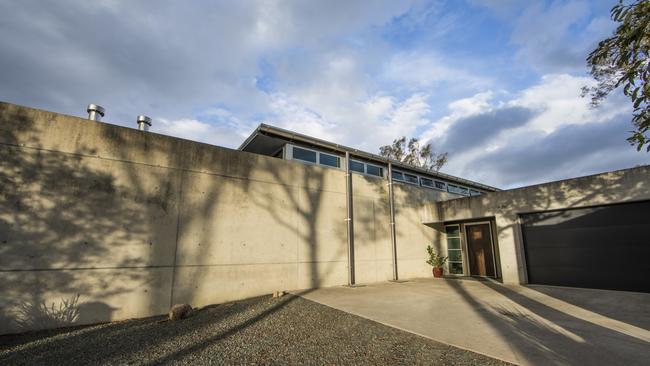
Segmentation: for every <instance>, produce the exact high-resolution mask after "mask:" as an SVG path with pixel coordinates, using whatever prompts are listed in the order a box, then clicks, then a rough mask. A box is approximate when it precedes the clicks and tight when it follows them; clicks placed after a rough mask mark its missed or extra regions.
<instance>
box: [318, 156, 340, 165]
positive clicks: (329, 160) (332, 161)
mask: <svg viewBox="0 0 650 366" xmlns="http://www.w3.org/2000/svg"><path fill="white" fill-rule="evenodd" d="M320 163H321V165H327V166H333V167H335V168H339V167H341V162H340V159H339V157H338V156H335V155H330V154H325V153H320Z"/></svg>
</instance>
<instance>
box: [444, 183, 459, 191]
mask: <svg viewBox="0 0 650 366" xmlns="http://www.w3.org/2000/svg"><path fill="white" fill-rule="evenodd" d="M447 192H451V193H459V192H458V187H457V186H455V185H453V184H447Z"/></svg>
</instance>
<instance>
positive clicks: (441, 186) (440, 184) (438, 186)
mask: <svg viewBox="0 0 650 366" xmlns="http://www.w3.org/2000/svg"><path fill="white" fill-rule="evenodd" d="M436 188H438V189H445V182H440V181H436Z"/></svg>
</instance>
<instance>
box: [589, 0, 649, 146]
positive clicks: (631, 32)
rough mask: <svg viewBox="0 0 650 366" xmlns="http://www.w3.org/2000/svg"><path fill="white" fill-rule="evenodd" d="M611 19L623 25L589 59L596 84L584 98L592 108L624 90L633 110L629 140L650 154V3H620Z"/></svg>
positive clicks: (614, 9)
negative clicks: (612, 93) (621, 89)
mask: <svg viewBox="0 0 650 366" xmlns="http://www.w3.org/2000/svg"><path fill="white" fill-rule="evenodd" d="M611 17H612V19H613V20H614V21H616V22H618V23H620V24H619V25H618V27H617V28H616V30H615V31H614V35H613V36H612V37H610V38H607V39H605V40H603V41H601V42H600V43H599V44H598V47H597V48H596V49H595V50H594V51H593V52H591V53H590V54H589V57H587V64H588V65H589V67H590V72H591V75H592V76H593V77H594V79H596V81H597V84H596V85H595V86H593V87H583V88H582V95H583V96H585V95H590V96H591V104H592V106H598V105H599V104H600V103H601V102H602V101H603V100H604V99H605V98H606V97H607V95H609V93H610V92H612V91H613V90H615V89H617V88H619V87H623V93H624V94H625V96H627V97H628V98H630V101H631V102H632V106H633V108H634V114H633V117H632V124H633V126H634V128H635V129H634V131H630V132H631V133H632V136H630V137H629V138H628V139H627V140H628V141H629V142H630V144H631V145H636V147H637V150H641V148H642V147H643V146H644V145H646V144H647V148H646V151H648V152H650V104H649V101H650V99H649V98H650V84H648V81H649V79H650V59H649V58H648V53H649V51H650V0H637V1H635V2H633V3H631V4H629V5H626V4H624V2H623V0H619V3H618V4H616V5H615V6H614V7H613V8H612V10H611Z"/></svg>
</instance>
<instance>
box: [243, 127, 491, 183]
mask: <svg viewBox="0 0 650 366" xmlns="http://www.w3.org/2000/svg"><path fill="white" fill-rule="evenodd" d="M268 135H275V136H278V137H281V138H283V139H284V140H288V141H296V142H302V143H307V144H310V145H315V146H319V147H324V148H327V149H330V150H334V151H337V152H340V153H346V152H348V153H350V155H352V156H354V157H357V158H363V159H367V160H370V161H374V162H380V163H385V164H388V163H391V164H392V165H393V166H394V167H397V168H402V169H405V170H410V171H414V172H419V173H423V174H426V175H430V176H434V177H439V178H441V179H446V180H449V181H453V182H457V183H460V184H464V185H468V186H472V187H475V188H480V189H483V190H486V191H500V189H499V188H496V187H492V186H488V185H486V184H482V183H478V182H474V181H471V180H468V179H463V178H459V177H455V176H453V175H449V174H444V173H440V172H436V171H432V170H427V169H422V168H418V167H415V166H412V165H409V164H404V163H402V162H399V161H397V160H393V159H388V158H386V157H383V156H380V155H376V154H372V153H369V152H365V151H362V150H358V149H354V148H351V147H347V146H344V145H339V144H335V143H332V142H329V141H325V140H321V139H319V138H316V137H311V136H307V135H303V134H300V133H297V132H293V131H289V130H285V129H283V128H279V127H275V126H271V125H267V124H264V123H261V124H260V125H259V126H258V127H257V128H256V129H255V131H253V133H251V135H250V136H248V138H246V140H244V142H243V143H242V144H241V146H239V148H238V150H242V151H252V152H258V153H261V152H260V151H255V149H253V148H252V146H251V143H252V142H253V140H255V138H256V137H259V136H268Z"/></svg>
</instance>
